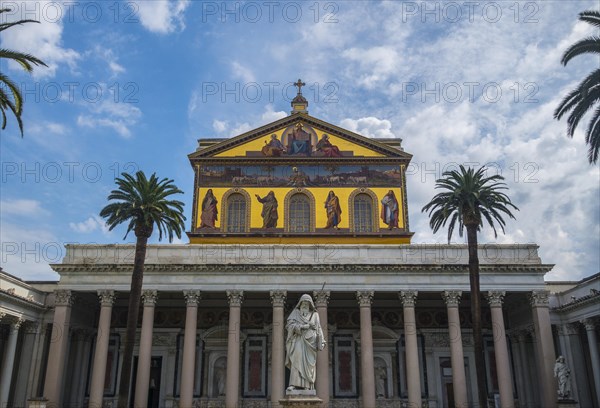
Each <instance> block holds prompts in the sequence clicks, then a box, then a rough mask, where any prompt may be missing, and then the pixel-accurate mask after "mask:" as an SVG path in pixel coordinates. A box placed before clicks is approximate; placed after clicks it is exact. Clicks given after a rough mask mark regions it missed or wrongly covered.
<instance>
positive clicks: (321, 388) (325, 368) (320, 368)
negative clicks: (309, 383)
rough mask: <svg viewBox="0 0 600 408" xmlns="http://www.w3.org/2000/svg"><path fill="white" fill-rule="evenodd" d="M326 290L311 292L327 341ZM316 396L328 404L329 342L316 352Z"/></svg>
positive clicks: (324, 403) (327, 295) (324, 404)
mask: <svg viewBox="0 0 600 408" xmlns="http://www.w3.org/2000/svg"><path fill="white" fill-rule="evenodd" d="M330 294H331V292H329V291H328V290H318V291H314V292H313V296H314V298H315V306H316V308H317V313H318V314H319V320H320V321H321V328H322V329H323V338H324V339H325V341H327V342H328V341H329V333H328V330H327V304H328V303H329V295H330ZM315 385H316V388H317V397H319V398H321V399H322V400H323V406H324V407H328V406H329V344H327V345H326V346H325V348H324V349H323V350H320V351H318V352H317V383H316V384H315Z"/></svg>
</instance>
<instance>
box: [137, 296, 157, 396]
mask: <svg viewBox="0 0 600 408" xmlns="http://www.w3.org/2000/svg"><path fill="white" fill-rule="evenodd" d="M157 299H158V293H157V291H156V290H152V289H146V290H144V291H142V303H143V304H144V313H143V316H142V331H141V335H140V349H139V356H138V366H137V374H136V381H135V399H134V401H135V404H134V407H135V408H145V407H146V406H147V405H148V390H149V388H150V363H151V361H152V334H153V332H154V307H155V306H156V300H157Z"/></svg>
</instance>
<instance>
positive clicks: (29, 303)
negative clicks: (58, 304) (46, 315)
mask: <svg viewBox="0 0 600 408" xmlns="http://www.w3.org/2000/svg"><path fill="white" fill-rule="evenodd" d="M0 300H7V301H11V302H13V303H16V304H18V305H21V306H26V307H31V308H34V309H37V310H46V309H47V307H46V306H45V305H44V304H42V303H39V302H36V301H35V300H31V299H27V298H24V297H21V296H18V295H15V294H12V293H9V292H8V291H6V290H3V289H0Z"/></svg>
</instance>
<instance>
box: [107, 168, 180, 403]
mask: <svg viewBox="0 0 600 408" xmlns="http://www.w3.org/2000/svg"><path fill="white" fill-rule="evenodd" d="M122 177H123V178H118V177H117V179H116V180H115V182H116V183H117V185H118V187H119V188H118V189H117V190H113V191H111V193H110V194H109V196H108V200H109V201H110V200H116V201H114V202H111V203H110V204H108V205H107V206H106V207H104V208H103V209H102V211H100V216H102V217H104V218H106V223H107V225H108V227H109V230H112V229H113V228H115V227H116V226H117V225H119V224H122V223H127V224H128V225H127V232H126V233H125V237H124V238H123V239H125V238H127V235H128V234H129V232H131V231H133V232H134V233H135V236H136V243H135V258H134V262H133V274H132V275H131V289H130V293H129V309H128V313H127V331H126V333H125V348H124V353H123V354H124V357H123V368H122V370H121V380H120V382H119V402H118V406H119V408H126V407H127V403H128V399H129V387H130V376H131V365H132V361H133V344H134V342H135V332H136V328H137V322H138V312H139V307H140V296H141V293H142V283H143V279H144V262H145V258H146V247H147V243H148V238H150V236H151V235H152V231H153V230H154V227H155V226H156V228H157V229H158V239H159V240H162V237H163V234H165V235H167V236H168V238H169V242H171V241H173V234H175V235H177V238H181V233H182V231H183V230H184V229H185V226H184V221H185V216H184V215H183V205H184V204H183V203H182V202H181V201H177V200H170V199H168V197H169V196H171V195H173V194H183V191H181V190H179V189H178V188H177V187H176V186H175V185H174V184H173V180H169V179H166V178H164V179H162V180H160V181H159V180H158V177H156V174H152V176H150V179H148V178H146V175H145V174H144V172H142V171H138V172H137V173H136V174H135V177H134V176H132V175H131V174H127V173H123V174H122Z"/></svg>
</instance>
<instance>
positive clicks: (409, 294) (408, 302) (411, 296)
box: [398, 290, 419, 307]
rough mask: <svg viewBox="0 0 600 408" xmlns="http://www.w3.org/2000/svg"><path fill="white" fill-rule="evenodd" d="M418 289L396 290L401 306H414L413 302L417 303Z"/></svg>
mask: <svg viewBox="0 0 600 408" xmlns="http://www.w3.org/2000/svg"><path fill="white" fill-rule="evenodd" d="M418 294H419V291H417V290H402V291H400V292H398V297H399V298H400V301H401V302H402V306H404V307H415V303H417V296H418Z"/></svg>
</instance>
